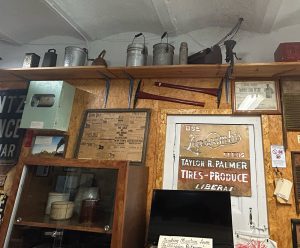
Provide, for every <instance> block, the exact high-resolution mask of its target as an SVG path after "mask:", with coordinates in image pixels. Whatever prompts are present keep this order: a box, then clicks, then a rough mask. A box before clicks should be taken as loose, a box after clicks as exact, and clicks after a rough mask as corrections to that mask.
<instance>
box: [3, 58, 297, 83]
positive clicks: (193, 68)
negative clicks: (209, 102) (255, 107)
mask: <svg viewBox="0 0 300 248" xmlns="http://www.w3.org/2000/svg"><path fill="white" fill-rule="evenodd" d="M227 67H228V65H227V64H222V65H168V66H140V67H108V68H105V67H102V66H79V67H37V68H10V69H0V81H2V82H3V81H20V80H22V81H24V80H56V79H57V80H58V79H59V80H68V79H69V80H70V79H104V78H105V77H107V78H110V79H128V78H129V77H132V78H136V79H137V78H220V77H222V76H224V74H225V72H226V69H227ZM299 75H300V62H289V63H283V62H276V63H253V64H236V65H235V67H234V74H233V77H235V78H247V77H252V78H253V77H256V78H276V77H282V76H299Z"/></svg>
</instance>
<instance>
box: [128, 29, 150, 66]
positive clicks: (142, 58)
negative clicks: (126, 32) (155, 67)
mask: <svg viewBox="0 0 300 248" xmlns="http://www.w3.org/2000/svg"><path fill="white" fill-rule="evenodd" d="M140 36H143V37H144V43H134V40H135V38H138V37H140ZM147 56H148V49H147V47H146V44H145V36H144V35H143V33H139V34H136V35H135V36H134V38H133V40H132V42H131V44H129V45H128V47H127V59H126V66H143V65H147Z"/></svg>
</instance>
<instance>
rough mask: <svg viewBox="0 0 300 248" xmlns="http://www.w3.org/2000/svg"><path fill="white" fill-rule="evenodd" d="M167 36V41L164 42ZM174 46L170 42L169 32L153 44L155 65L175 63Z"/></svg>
mask: <svg viewBox="0 0 300 248" xmlns="http://www.w3.org/2000/svg"><path fill="white" fill-rule="evenodd" d="M165 36H167V43H163V42H162V40H163V38H164V37H165ZM174 49H175V48H174V46H172V45H171V44H169V40H168V33H167V32H165V33H164V34H163V35H162V37H161V42H160V43H157V44H155V45H154V46H153V65H173V57H174Z"/></svg>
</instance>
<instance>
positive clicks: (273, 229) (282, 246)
mask: <svg viewBox="0 0 300 248" xmlns="http://www.w3.org/2000/svg"><path fill="white" fill-rule="evenodd" d="M155 81H162V82H168V83H180V84H184V85H188V86H195V87H218V85H219V80H218V79H180V80H179V79H178V80H175V79H170V80H168V79H163V80H162V79H159V80H152V79H151V80H150V79H145V80H143V83H142V87H141V90H142V91H145V92H148V93H152V94H157V95H162V96H168V97H177V98H181V99H187V100H194V101H204V102H205V107H204V108H201V107H195V106H190V105H183V104H177V103H170V102H162V101H155V100H139V101H138V103H137V108H149V109H151V121H150V129H149V130H150V131H149V138H148V150H147V156H146V166H148V167H149V182H148V213H149V210H150V202H151V194H152V189H153V188H160V187H161V186H162V175H163V161H164V146H165V142H166V141H165V136H166V116H167V115H168V114H176V115H180V114H197V115H198V114H207V115H219V114H222V115H224V114H226V115H230V114H231V113H232V111H231V106H230V105H229V104H227V103H226V101H225V94H224V92H223V96H222V101H221V105H220V108H219V109H218V108H217V103H216V98H215V97H213V96H208V95H205V94H201V93H195V92H187V91H179V90H175V89H166V88H158V87H155V86H154V82H155ZM70 83H72V84H73V85H75V86H76V87H78V89H80V90H82V91H85V92H82V91H78V94H77V95H76V97H75V102H74V106H73V110H72V116H71V124H70V128H69V131H68V135H69V137H70V138H69V145H68V149H67V154H66V156H67V157H73V155H74V149H75V146H76V142H77V137H78V133H79V128H80V124H81V120H82V114H83V110H84V109H85V108H100V109H101V108H102V107H103V96H104V92H105V81H104V80H73V81H71V82H70ZM136 86H137V81H136V82H135V88H136ZM128 87H129V81H128V80H112V82H111V87H110V94H109V98H108V103H107V108H127V105H128ZM87 92H89V93H90V94H87ZM133 98H134V96H133ZM281 124H282V120H281V116H275V115H274V116H262V126H263V127H262V130H263V139H264V141H263V143H264V160H265V163H264V167H265V171H266V190H267V205H268V218H269V227H270V234H271V237H272V238H273V239H274V240H275V241H277V242H278V247H279V248H286V247H291V224H290V219H291V218H297V217H299V216H297V214H296V210H295V204H294V195H292V204H291V205H281V204H279V203H277V202H276V201H275V198H274V197H273V191H274V181H273V180H274V173H273V170H272V168H271V160H270V145H271V144H282V131H281ZM296 138H297V133H290V134H289V135H288V143H289V149H288V150H287V168H286V169H282V172H283V174H284V176H285V177H286V178H288V179H290V180H292V169H291V158H290V151H291V150H293V151H296V150H299V151H300V145H299V144H298V143H297V139H296ZM27 154H28V149H23V152H22V155H21V158H20V159H22V158H23V157H25V156H27ZM13 173H14V170H12V171H11V172H10V173H9V177H8V179H7V182H6V184H5V191H6V192H7V193H8V194H9V193H10V189H11V187H12V179H13Z"/></svg>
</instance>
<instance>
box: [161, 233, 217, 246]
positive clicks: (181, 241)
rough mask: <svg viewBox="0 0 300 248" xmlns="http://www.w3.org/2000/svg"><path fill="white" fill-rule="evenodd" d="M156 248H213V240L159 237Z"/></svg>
mask: <svg viewBox="0 0 300 248" xmlns="http://www.w3.org/2000/svg"><path fill="white" fill-rule="evenodd" d="M158 248H213V240H212V239H208V238H194V237H181V236H164V235H160V236H159V241H158Z"/></svg>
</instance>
